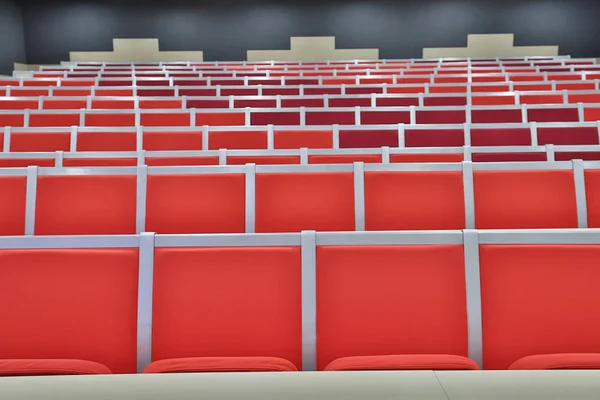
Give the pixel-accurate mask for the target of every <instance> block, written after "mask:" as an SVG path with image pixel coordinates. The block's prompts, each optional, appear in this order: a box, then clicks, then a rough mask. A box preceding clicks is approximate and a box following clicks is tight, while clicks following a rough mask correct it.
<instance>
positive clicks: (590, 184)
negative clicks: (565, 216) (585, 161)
mask: <svg viewBox="0 0 600 400" xmlns="http://www.w3.org/2000/svg"><path fill="white" fill-rule="evenodd" d="M585 195H586V197H587V212H588V226H589V227H590V228H600V170H597V169H586V170H585Z"/></svg>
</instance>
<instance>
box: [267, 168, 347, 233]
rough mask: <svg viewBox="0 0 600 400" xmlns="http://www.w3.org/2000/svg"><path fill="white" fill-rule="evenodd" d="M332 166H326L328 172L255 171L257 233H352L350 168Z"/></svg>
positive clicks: (309, 169)
mask: <svg viewBox="0 0 600 400" xmlns="http://www.w3.org/2000/svg"><path fill="white" fill-rule="evenodd" d="M333 167H334V166H330V167H328V171H330V172H286V173H282V172H267V171H269V170H270V169H268V167H263V169H262V171H264V172H260V171H258V172H257V174H256V232H299V231H302V230H319V231H352V230H354V229H355V216H354V176H353V173H352V166H351V165H347V166H343V165H339V166H336V167H339V168H333ZM302 169H304V170H307V171H311V170H312V169H311V168H307V167H302ZM302 169H300V170H302ZM296 170H297V171H298V170H299V169H296ZM334 171H340V172H334ZM345 171H348V172H345Z"/></svg>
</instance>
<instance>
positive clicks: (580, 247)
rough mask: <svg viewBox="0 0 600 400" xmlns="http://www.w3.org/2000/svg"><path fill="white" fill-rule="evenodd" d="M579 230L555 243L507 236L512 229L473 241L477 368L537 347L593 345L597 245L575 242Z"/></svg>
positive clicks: (598, 328)
mask: <svg viewBox="0 0 600 400" xmlns="http://www.w3.org/2000/svg"><path fill="white" fill-rule="evenodd" d="M580 233H581V232H580ZM580 233H576V234H574V235H573V234H572V235H567V236H565V239H564V241H560V242H559V244H555V243H556V242H555V241H553V242H552V244H550V242H548V244H544V240H541V239H540V235H538V237H537V240H535V241H533V242H530V243H526V242H523V243H512V244H511V240H514V235H513V237H512V238H511V240H508V243H507V244H494V243H484V244H481V245H480V246H479V257H480V261H479V262H480V277H481V309H482V321H483V323H482V328H483V364H484V368H486V369H506V368H508V367H509V366H510V365H511V364H512V363H513V362H515V361H516V360H518V359H520V358H522V357H526V356H531V355H538V354H554V353H600V342H599V341H598V340H597V337H598V336H599V335H600V307H599V305H600V291H598V285H597V282H598V280H599V279H600V268H598V258H599V257H600V245H599V244H577V242H578V239H577V235H578V234H580ZM532 236H533V235H532ZM483 237H484V236H481V235H480V240H482V239H483Z"/></svg>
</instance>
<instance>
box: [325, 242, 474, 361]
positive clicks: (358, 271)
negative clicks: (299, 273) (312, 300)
mask: <svg viewBox="0 0 600 400" xmlns="http://www.w3.org/2000/svg"><path fill="white" fill-rule="evenodd" d="M413 236H414V235H413ZM450 236H452V237H453V238H456V235H450ZM458 236H459V241H457V242H454V241H452V242H442V243H440V244H410V243H409V244H396V245H390V244H389V243H388V244H378V243H368V244H367V243H365V244H361V243H357V242H360V239H359V238H352V242H351V244H348V245H345V244H344V243H345V241H344V240H339V241H336V242H335V245H325V244H319V243H323V240H320V239H319V234H317V250H316V251H317V253H316V260H317V261H316V262H317V264H316V276H317V283H316V288H317V289H316V299H317V369H319V370H322V369H323V368H324V367H325V366H326V365H327V364H328V363H330V362H331V361H333V360H335V359H338V358H341V357H349V356H371V355H396V354H453V355H461V356H467V352H468V351H467V347H468V339H467V313H466V306H465V304H466V295H465V272H464V271H465V269H464V254H463V246H462V244H460V243H461V242H460V240H461V239H462V237H461V235H460V234H458ZM348 243H350V242H348ZM332 244H333V243H332Z"/></svg>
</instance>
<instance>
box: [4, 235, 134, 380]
mask: <svg viewBox="0 0 600 400" xmlns="http://www.w3.org/2000/svg"><path fill="white" fill-rule="evenodd" d="M112 240H113V242H114V243H115V248H101V246H99V245H101V244H102V243H103V241H102V240H97V241H96V240H92V241H87V240H86V241H84V245H85V243H90V242H91V243H96V245H97V246H98V248H81V243H75V241H74V240H68V239H67V240H65V241H64V242H63V240H61V239H59V238H55V239H54V240H48V241H44V242H40V238H34V237H29V238H23V239H22V241H21V242H20V243H19V244H18V245H17V246H16V247H14V248H12V247H10V246H8V248H6V247H4V248H3V249H2V250H0V302H2V303H3V304H14V302H15V301H16V299H18V304H19V306H18V310H17V309H15V308H14V307H2V309H0V324H2V339H1V343H2V353H1V355H0V376H1V375H4V376H15V375H17V376H24V375H81V374H110V373H111V372H112V373H128V374H132V373H135V371H136V342H137V340H136V339H137V333H136V330H137V323H136V313H137V298H138V291H137V288H138V265H139V254H138V249H137V248H135V247H125V246H124V245H123V242H125V243H126V244H131V243H132V241H133V240H135V238H131V237H129V238H122V239H120V240H119V241H118V242H117V241H116V240H115V238H112ZM63 243H64V244H63ZM117 243H119V244H117ZM71 244H72V245H74V246H76V247H75V248H71V246H72V245H71ZM122 246H123V247H122ZM90 247H91V246H90ZM42 335H43V339H41V336H42Z"/></svg>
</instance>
